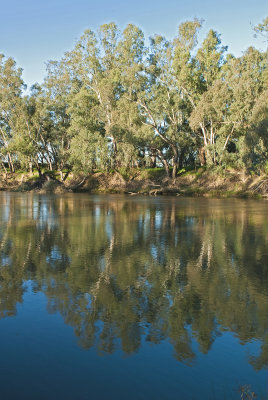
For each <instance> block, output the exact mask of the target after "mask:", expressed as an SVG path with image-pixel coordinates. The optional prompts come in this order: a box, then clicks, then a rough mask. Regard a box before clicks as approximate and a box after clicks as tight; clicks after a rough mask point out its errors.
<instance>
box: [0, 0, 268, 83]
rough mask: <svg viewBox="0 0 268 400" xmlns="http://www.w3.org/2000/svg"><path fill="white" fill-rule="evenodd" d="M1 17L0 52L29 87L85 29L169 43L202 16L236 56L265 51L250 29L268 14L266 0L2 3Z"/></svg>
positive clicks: (11, 0)
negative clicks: (135, 33)
mask: <svg viewBox="0 0 268 400" xmlns="http://www.w3.org/2000/svg"><path fill="white" fill-rule="evenodd" d="M0 16H1V23H0V53H4V54H5V55H6V56H12V57H13V58H15V60H16V61H17V63H18V65H19V66H20V67H22V68H23V70H24V72H23V78H24V80H25V82H26V83H27V85H28V86H30V85H32V84H33V83H34V82H39V83H41V81H42V80H43V77H44V75H45V63H46V61H48V60H58V59H60V58H61V56H62V55H63V53H64V52H65V51H67V50H71V49H72V47H73V46H74V43H75V41H76V39H78V38H79V37H80V36H81V34H82V33H83V31H84V30H85V29H86V28H91V29H93V30H94V29H97V28H98V27H99V26H100V25H101V24H103V23H107V22H111V21H114V22H116V23H117V24H118V26H119V27H120V28H124V27H125V26H126V25H127V24H128V23H134V24H136V25H138V26H139V27H140V28H142V30H143V31H144V33H145V35H146V36H147V37H148V36H151V35H153V34H154V33H160V34H162V35H164V36H166V37H167V38H168V39H171V38H172V37H174V36H175V35H176V32H177V27H178V25H179V24H180V22H182V21H185V20H189V19H192V18H193V17H198V18H203V19H204V20H205V22H204V24H203V29H202V36H204V35H205V34H206V32H207V31H208V30H209V29H210V28H213V29H215V30H216V31H217V32H219V33H221V35H222V36H221V37H222V42H223V44H224V45H228V46H229V51H230V52H231V53H233V54H235V55H236V56H238V55H240V54H241V52H242V51H244V50H245V49H246V48H247V47H248V46H249V45H254V46H255V47H257V48H263V49H264V48H265V44H264V43H263V42H262V41H261V40H257V39H254V37H253V31H252V28H251V25H256V24H258V23H259V22H261V21H262V20H263V19H264V17H266V16H268V0H225V1H219V0H203V1H198V0H162V1H160V0H136V1H132V0H130V1H127V0H125V1H124V0H0Z"/></svg>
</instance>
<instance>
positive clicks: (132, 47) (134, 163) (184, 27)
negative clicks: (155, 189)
mask: <svg viewBox="0 0 268 400" xmlns="http://www.w3.org/2000/svg"><path fill="white" fill-rule="evenodd" d="M201 25H202V23H201V21H200V20H198V19H194V20H192V21H188V22H183V23H182V24H180V26H179V28H178V33H177V36H176V37H175V38H174V39H173V40H167V39H166V38H164V37H163V36H161V35H154V36H153V37H151V38H150V39H149V44H148V45H146V41H145V36H144V33H143V32H142V30H141V29H139V28H138V27H136V26H134V25H131V24H129V25H128V26H127V27H126V28H125V29H124V31H123V32H121V31H120V30H119V29H118V27H117V26H116V24H115V23H110V24H105V25H102V26H101V27H100V28H99V29H98V31H97V32H93V31H92V30H86V31H85V32H84V34H83V35H82V36H81V38H80V39H79V40H78V41H77V43H76V45H75V47H74V48H73V49H72V50H71V51H69V52H66V53H65V54H64V56H63V57H62V59H61V60H59V61H49V62H48V64H47V74H46V77H45V79H44V82H43V84H42V85H40V84H35V85H33V86H32V87H31V89H30V92H29V94H25V91H24V89H25V84H24V82H23V79H22V69H21V68H18V67H17V65H16V63H15V61H14V60H13V59H12V58H6V57H5V56H4V55H0V157H1V166H2V169H3V170H5V172H7V171H10V172H14V171H15V170H16V169H18V168H20V169H27V170H29V171H30V172H32V170H33V168H36V169H37V170H38V172H39V175H40V176H41V175H42V168H41V167H42V166H45V167H46V168H47V169H50V170H54V169H56V170H58V171H60V173H61V178H62V180H64V177H66V176H67V174H68V172H70V171H79V172H82V173H84V174H88V173H90V172H92V171H94V170H107V171H114V170H117V169H120V168H127V169H128V168H137V167H141V166H150V167H152V168H154V167H156V166H162V167H163V168H165V170H166V173H167V175H168V176H172V177H173V178H174V177H175V176H176V174H177V172H178V169H180V168H183V167H187V166H194V165H201V166H203V165H207V166H216V165H217V166H220V167H223V168H224V167H225V168H226V167H228V166H231V167H233V168H243V169H247V170H254V171H265V170H266V171H267V169H268V165H267V155H268V136H267V130H268V102H267V99H268V70H267V65H268V52H267V50H266V51H261V50H257V49H256V48H254V47H249V48H248V49H247V50H246V51H245V52H244V53H243V55H242V56H240V57H234V56H233V55H231V54H229V53H228V51H227V50H228V49H227V47H226V46H223V45H222V43H221V39H220V35H219V34H218V33H217V32H216V31H214V30H212V29H211V30H210V31H209V32H208V34H207V36H206V37H205V39H204V40H203V41H202V42H201V43H200V44H199V43H198V35H199V31H200V28H201ZM254 29H255V31H256V34H261V35H263V36H264V38H265V40H267V38H268V18H266V19H264V21H263V22H262V23H260V24H259V25H258V26H257V27H255V28H254Z"/></svg>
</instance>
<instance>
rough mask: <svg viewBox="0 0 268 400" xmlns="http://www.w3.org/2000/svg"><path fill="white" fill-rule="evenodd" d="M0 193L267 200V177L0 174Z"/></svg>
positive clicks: (210, 172) (202, 172)
mask: <svg viewBox="0 0 268 400" xmlns="http://www.w3.org/2000/svg"><path fill="white" fill-rule="evenodd" d="M0 190H9V191H19V192H25V191H34V192H39V193H56V194H60V193H65V192H87V193H120V194H128V195H131V196H134V195H138V194H142V195H149V196H157V195H176V196H194V197H245V198H262V197H264V198H265V197H267V198H268V176H267V175H261V176H259V175H249V174H246V173H245V172H244V171H236V170H226V171H224V172H223V171H218V170H215V169H205V168H199V169H197V170H190V171H186V170H182V171H180V173H179V174H178V176H177V177H176V179H171V178H168V177H167V176H166V175H165V172H164V171H163V170H162V169H160V168H155V169H150V168H147V169H133V170H130V171H129V170H120V171H116V172H113V173H108V172H95V173H93V174H90V175H88V176H86V177H85V176H83V175H81V174H77V175H74V174H72V173H70V174H69V176H68V178H67V179H66V180H65V181H64V182H61V181H60V177H59V174H58V173H57V172H55V171H54V172H51V171H46V172H44V174H43V176H42V178H40V177H39V176H38V175H37V174H29V173H25V172H21V171H20V172H17V173H14V174H2V175H0Z"/></svg>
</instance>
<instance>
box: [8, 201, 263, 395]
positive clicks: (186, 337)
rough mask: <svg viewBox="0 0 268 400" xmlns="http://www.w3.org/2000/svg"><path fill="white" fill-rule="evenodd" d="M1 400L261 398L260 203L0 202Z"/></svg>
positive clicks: (261, 241)
mask: <svg viewBox="0 0 268 400" xmlns="http://www.w3.org/2000/svg"><path fill="white" fill-rule="evenodd" d="M0 246H1V248H0V356H1V363H0V398H1V400H2V399H3V400H6V399H7V400H13V399H16V400H17V399H18V400H22V399H25V400H26V399H27V400H32V399H33V400H43V399H45V400H59V399H64V400H69V399H70V400H89V399H93V400H95V399H107V400H108V399H109V400H111V399H117V400H121V399H122V400H123V399H124V400H125V399H131V400H132V399H133V400H134V399H135V400H139V399H149V400H151V399H152V400H165V399H167V400H171V399H172V400H173V399H176V400H184V399H187V400H188V399H189V400H190V399H194V400H202V399H212V400H213V399H220V400H221V399H239V398H240V392H239V386H242V385H251V389H252V390H254V391H255V392H257V394H258V398H259V399H267V398H268V379H267V378H268V370H267V368H268V202H267V201H242V200H207V199H179V198H171V197H168V198H165V197H160V198H153V199H152V198H146V197H141V198H138V197H123V196H122V197H121V196H89V195H80V194H75V195H71V194H70V195H65V196H46V195H41V196H39V195H36V194H15V193H0Z"/></svg>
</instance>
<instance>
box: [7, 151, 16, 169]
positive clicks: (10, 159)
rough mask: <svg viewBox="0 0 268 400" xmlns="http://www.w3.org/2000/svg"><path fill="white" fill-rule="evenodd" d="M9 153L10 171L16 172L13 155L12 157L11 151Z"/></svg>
mask: <svg viewBox="0 0 268 400" xmlns="http://www.w3.org/2000/svg"><path fill="white" fill-rule="evenodd" d="M7 155H8V165H9V169H10V172H15V168H14V164H13V161H12V157H11V155H10V153H7Z"/></svg>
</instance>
